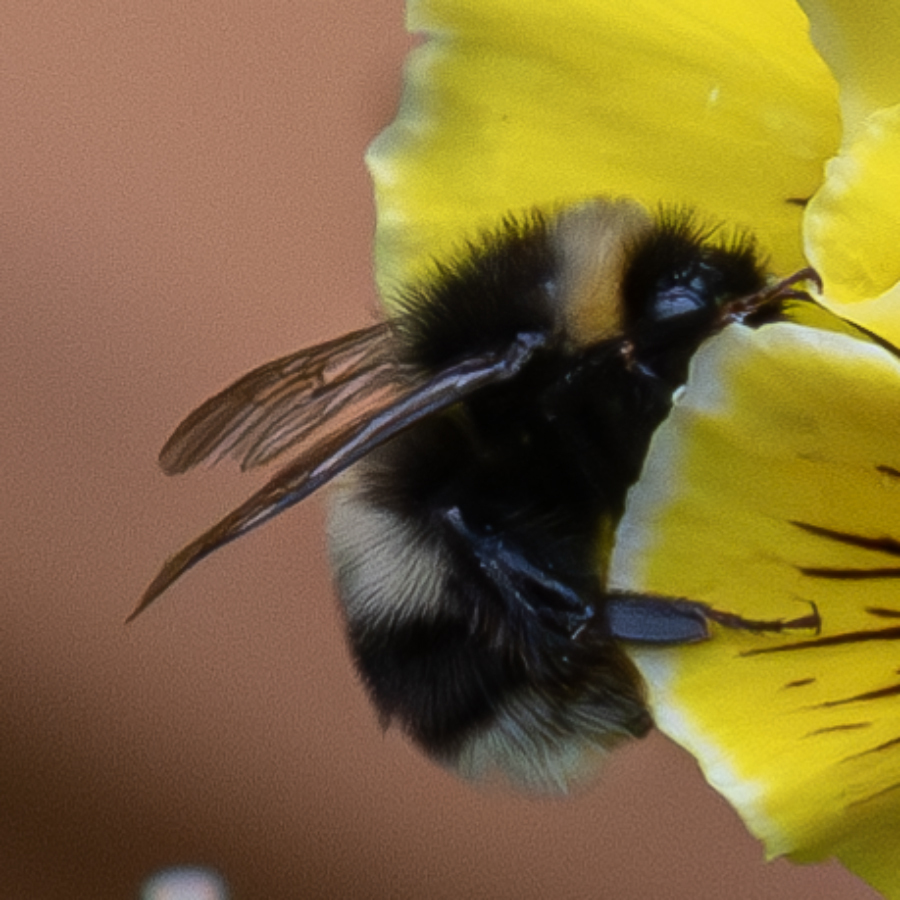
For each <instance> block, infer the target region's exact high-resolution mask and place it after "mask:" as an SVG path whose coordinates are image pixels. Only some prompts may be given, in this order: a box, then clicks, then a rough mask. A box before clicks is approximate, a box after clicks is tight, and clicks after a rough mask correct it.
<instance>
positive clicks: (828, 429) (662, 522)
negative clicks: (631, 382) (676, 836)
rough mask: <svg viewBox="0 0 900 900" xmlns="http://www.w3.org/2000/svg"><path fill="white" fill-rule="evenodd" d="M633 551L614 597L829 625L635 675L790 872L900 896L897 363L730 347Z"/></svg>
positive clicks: (851, 342)
mask: <svg viewBox="0 0 900 900" xmlns="http://www.w3.org/2000/svg"><path fill="white" fill-rule="evenodd" d="M617 535H618V537H617V546H616V550H615V554H614V558H613V561H612V569H611V578H612V582H613V584H614V585H618V586H620V587H623V588H628V589H629V590H634V589H639V590H648V591H656V592H659V593H662V594H665V595H669V596H683V597H688V598H691V599H693V600H698V601H704V602H707V603H709V604H711V605H713V606H714V607H716V608H718V609H721V610H725V611H728V612H733V613H737V614H740V615H742V616H745V617H748V618H752V619H755V620H778V619H791V618H796V617H798V616H802V615H804V614H807V613H808V612H809V611H810V609H811V604H813V603H814V604H815V605H816V607H817V608H818V611H819V614H820V616H821V620H822V627H821V633H819V634H816V633H813V632H812V631H805V630H792V631H789V632H783V633H777V634H757V633H753V632H750V631H746V630H732V629H722V628H715V629H714V635H713V638H712V639H711V640H710V641H708V642H706V643H704V644H700V645H694V646H692V647H686V648H685V647H683V648H675V649H635V650H634V653H633V655H634V658H635V659H636V661H637V663H638V665H639V667H640V669H641V671H642V673H643V675H644V677H645V678H646V679H647V682H648V685H649V687H650V691H651V702H652V707H653V709H654V714H655V715H656V717H657V722H658V724H659V726H660V727H661V728H662V729H663V730H664V731H666V732H668V733H669V734H670V735H671V736H672V737H673V738H675V739H676V740H677V741H679V742H680V743H682V744H684V746H686V747H687V748H688V749H689V750H690V751H691V752H692V753H693V754H694V755H695V756H696V757H697V758H698V760H699V761H700V763H701V765H702V766H703V768H704V770H705V772H706V774H707V777H708V778H709V780H710V782H711V783H712V784H713V785H714V786H715V787H716V788H717V789H718V790H720V791H721V792H722V793H723V794H724V795H725V796H726V797H727V798H728V799H729V800H730V801H731V802H732V803H733V804H734V805H735V806H736V807H737V809H738V811H739V812H740V813H741V815H742V816H743V817H744V819H745V821H746V823H747V824H748V826H749V827H750V829H751V830H752V831H753V832H754V833H755V834H756V835H757V836H758V837H760V838H761V839H762V840H763V841H764V842H765V845H766V847H767V850H768V852H769V853H770V854H771V855H778V854H791V855H792V856H794V857H795V858H797V859H813V858H821V857H823V856H828V855H838V856H839V857H841V858H842V859H843V860H844V861H845V863H846V864H848V865H849V866H851V867H853V868H854V869H855V870H856V871H857V873H858V874H861V875H862V876H863V877H867V878H869V879H871V880H872V881H873V883H876V884H878V886H879V887H880V888H881V889H882V890H885V891H887V892H888V895H889V896H900V863H898V862H897V860H898V858H900V857H898V855H897V853H896V851H897V850H898V849H900V848H898V847H897V843H898V841H897V837H898V835H900V831H897V830H892V829H894V827H895V826H896V825H898V824H900V815H898V810H900V577H898V576H900V361H898V358H897V357H896V356H895V355H894V354H893V353H891V352H888V351H887V350H886V349H883V348H882V347H880V346H878V345H876V344H874V343H869V342H866V341H861V340H857V339H855V338H852V337H848V336H847V335H846V334H841V333H833V332H829V331H820V330H817V329H812V328H806V327H802V326H799V325H794V324H782V325H774V326H769V327H766V328H763V329H761V330H759V331H751V330H748V329H745V328H743V327H737V326H733V327H730V328H728V329H727V330H726V331H725V332H724V333H723V334H722V335H721V336H719V337H718V338H716V339H714V340H712V341H710V342H709V343H708V344H707V345H705V346H704V347H703V348H702V349H701V350H700V352H699V353H698V354H697V357H696V358H695V361H694V365H693V367H692V372H691V378H690V381H689V383H688V386H687V388H686V390H685V391H684V393H683V394H682V396H681V397H680V398H679V400H678V402H677V404H676V408H675V410H674V412H673V414H672V416H671V417H670V418H669V420H667V422H666V423H665V424H664V425H663V426H662V428H661V429H660V430H659V431H658V432H657V434H656V436H655V437H654V440H653V445H652V448H651V452H650V455H649V457H648V460H647V463H646V467H645V472H644V474H643V475H642V477H641V480H640V482H639V483H638V484H637V485H636V486H635V488H634V489H633V490H632V493H631V495H630V497H629V502H628V507H627V512H626V515H625V518H624V519H623V521H622V523H621V525H620V527H619V530H618V533H617ZM876 576H877V577H876ZM886 836H887V837H889V840H887V842H885V838H886Z"/></svg>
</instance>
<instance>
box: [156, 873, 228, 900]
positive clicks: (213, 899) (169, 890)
mask: <svg viewBox="0 0 900 900" xmlns="http://www.w3.org/2000/svg"><path fill="white" fill-rule="evenodd" d="M141 900H228V889H227V888H226V886H225V882H224V880H223V879H222V877H221V876H220V875H219V874H218V873H217V872H214V871H213V870H212V869H201V868H199V867H197V868H194V867H188V866H184V867H180V868H177V869H164V870H163V871H162V872H157V874H156V875H152V876H151V877H150V878H148V879H147V880H146V881H145V882H144V886H143V887H142V888H141Z"/></svg>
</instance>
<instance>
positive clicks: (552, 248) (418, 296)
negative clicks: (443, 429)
mask: <svg viewBox="0 0 900 900" xmlns="http://www.w3.org/2000/svg"><path fill="white" fill-rule="evenodd" d="M764 284H765V273H764V270H763V268H762V265H761V262H760V260H759V255H758V252H757V247H756V244H755V242H754V240H753V238H752V237H751V236H749V235H744V234H742V233H740V232H738V233H735V234H731V235H729V234H725V233H723V230H722V228H721V227H719V226H715V225H713V226H705V225H704V224H702V223H701V222H699V221H698V219H697V217H696V216H695V215H694V214H693V213H692V212H691V211H689V210H684V209H678V208H673V209H664V210H662V211H661V212H660V213H658V214H657V215H655V216H654V215H651V214H650V213H649V212H648V211H647V210H646V209H645V208H644V207H643V206H641V205H640V204H638V203H636V202H635V201H633V200H627V199H618V200H611V199H606V198H595V199H592V200H588V201H585V202H583V203H580V204H577V205H574V206H569V207H564V208H562V209H559V210H556V211H555V212H552V213H549V214H548V213H542V212H540V211H531V212H529V213H528V214H527V215H524V216H519V217H513V216H510V217H507V219H506V220H505V221H504V223H503V225H502V227H501V228H500V229H498V230H496V231H493V232H489V233H486V234H483V235H482V236H481V237H479V238H478V239H477V240H474V241H472V242H470V243H468V244H466V245H465V246H464V247H463V248H462V251H461V252H460V254H459V255H458V256H457V257H455V258H454V259H451V260H450V261H449V262H443V263H435V265H434V270H433V272H432V273H431V277H429V278H427V279H425V280H423V281H422V282H421V283H419V284H417V285H414V286H413V287H412V288H411V289H409V290H408V291H406V293H404V294H403V295H401V296H400V297H399V298H398V300H397V306H398V308H399V310H400V312H399V314H398V315H397V317H396V318H395V320H394V322H395V327H396V329H397V332H398V334H399V336H400V339H401V345H402V347H403V348H404V351H405V355H406V358H407V361H408V362H411V363H413V364H416V365H420V366H424V367H425V368H426V369H435V370H438V369H440V368H441V367H443V366H446V365H447V364H448V363H451V362H453V361H456V360H458V359H460V358H463V357H465V356H467V355H471V354H473V353H477V352H484V351H487V350H496V349H497V348H502V347H504V346H507V345H509V344H510V342H512V341H513V340H514V339H515V338H516V336H517V335H520V334H523V333H541V334H543V335H545V336H546V339H547V341H546V347H547V349H548V350H549V351H551V352H553V351H557V352H561V353H562V354H564V355H566V356H574V357H578V356H579V355H581V354H583V353H584V352H585V351H587V350H590V349H591V348H595V347H598V346H601V345H602V346H604V347H614V346H617V345H619V346H621V347H622V349H623V350H626V351H627V352H626V354H625V355H626V356H627V357H628V358H629V359H632V360H634V361H636V362H638V363H640V364H641V366H642V367H643V368H644V369H645V370H646V371H650V372H652V374H654V375H658V376H659V377H662V378H664V379H665V380H667V381H669V382H670V383H671V384H672V387H673V388H674V387H677V386H678V385H679V384H680V383H682V381H683V380H684V377H685V375H686V370H687V362H688V361H689V359H690V357H691V355H693V353H694V352H695V351H696V349H697V347H698V346H699V345H700V343H701V342H702V340H703V339H704V338H705V337H707V336H709V335H710V334H712V333H714V332H715V331H717V330H718V329H719V328H721V327H722V325H723V324H725V322H726V321H727V317H725V316H724V315H723V310H724V309H726V308H727V306H728V304H729V303H731V302H733V301H735V300H737V299H739V298H741V297H746V296H750V295H753V294H755V293H756V292H758V291H760V289H761V288H762V287H763V285H764Z"/></svg>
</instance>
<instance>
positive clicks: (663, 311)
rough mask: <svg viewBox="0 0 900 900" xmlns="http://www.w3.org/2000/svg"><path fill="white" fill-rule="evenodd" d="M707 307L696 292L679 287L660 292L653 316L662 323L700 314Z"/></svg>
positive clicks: (654, 305)
mask: <svg viewBox="0 0 900 900" xmlns="http://www.w3.org/2000/svg"><path fill="white" fill-rule="evenodd" d="M705 305H706V304H704V302H703V298H702V296H701V295H700V294H699V293H698V292H697V291H696V290H694V289H692V288H688V287H683V286H681V285H678V286H676V287H673V288H670V289H669V290H664V291H660V292H659V293H658V294H657V295H656V296H655V298H654V302H653V308H652V316H653V318H654V319H655V320H656V321H658V322H661V321H663V320H666V319H675V318H678V317H679V316H684V315H688V314H689V313H694V312H699V311H700V310H702V309H703V308H704V306H705Z"/></svg>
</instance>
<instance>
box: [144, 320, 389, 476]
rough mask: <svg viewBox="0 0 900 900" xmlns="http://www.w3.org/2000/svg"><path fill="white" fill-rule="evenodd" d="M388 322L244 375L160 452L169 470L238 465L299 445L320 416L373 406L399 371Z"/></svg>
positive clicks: (188, 420) (200, 410) (249, 466)
mask: <svg viewBox="0 0 900 900" xmlns="http://www.w3.org/2000/svg"><path fill="white" fill-rule="evenodd" d="M399 370H400V367H399V366H398V364H397V361H396V356H395V353H394V346H393V341H392V336H391V330H390V326H389V325H388V324H387V323H382V324H380V325H374V326H372V327H371V328H364V329H362V330H360V331H354V332H352V333H351V334H346V335H344V336H343V337H340V338H337V339H336V340H333V341H329V342H328V343H325V344H320V345H319V346H317V347H309V348H306V349H304V350H301V351H299V352H298V353H292V354H291V355H290V356H285V357H282V358H281V359H276V360H274V361H273V362H270V363H266V365H264V366H260V367H259V368H258V369H254V370H253V371H252V372H249V373H247V374H246V375H245V376H244V377H243V378H241V379H239V380H238V381H236V382H235V383H234V384H232V385H231V386H230V387H227V388H225V390H224V391H222V392H221V393H219V394H216V396H215V397H211V398H210V399H209V400H207V401H206V403H204V404H203V405H202V406H200V407H199V408H198V409H196V410H194V412H193V413H191V415H189V416H188V417H187V418H186V419H185V420H184V421H183V422H182V423H181V424H180V425H179V426H178V428H177V429H176V430H175V433H174V434H173V435H172V436H171V437H170V438H169V440H168V441H167V442H166V445H165V447H163V449H162V452H161V453H160V455H159V462H160V465H161V466H162V468H163V470H164V471H165V472H166V473H167V474H169V475H174V474H177V473H180V472H186V471H187V470H188V469H191V468H193V467H194V466H196V465H197V464H198V463H201V462H204V461H209V462H213V463H215V462H218V461H219V460H221V459H223V458H224V457H226V456H230V457H232V458H233V459H235V460H236V461H237V462H239V463H240V465H241V468H242V469H244V470H247V469H253V468H256V467H257V466H261V465H264V464H265V463H268V462H271V461H272V460H273V459H275V457H277V456H280V455H281V454H282V453H284V452H285V451H286V450H289V449H291V448H294V447H297V446H298V445H302V444H303V442H304V441H306V440H307V439H309V438H311V437H312V436H313V435H314V434H315V433H316V432H317V431H318V429H319V428H320V427H321V425H322V423H323V422H326V421H328V422H331V421H334V420H335V419H336V418H338V417H340V416H341V415H342V414H349V415H350V417H351V419H352V418H353V415H354V413H356V414H357V418H358V414H359V413H360V411H361V410H363V409H364V408H365V407H366V405H367V402H368V401H371V402H372V404H373V405H374V406H375V407H376V408H378V406H379V402H378V397H379V395H380V394H384V393H387V394H388V395H390V394H391V393H392V391H393V390H395V389H396V384H397V381H398V379H399V378H400V377H401V376H400V371H399Z"/></svg>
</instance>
